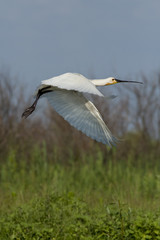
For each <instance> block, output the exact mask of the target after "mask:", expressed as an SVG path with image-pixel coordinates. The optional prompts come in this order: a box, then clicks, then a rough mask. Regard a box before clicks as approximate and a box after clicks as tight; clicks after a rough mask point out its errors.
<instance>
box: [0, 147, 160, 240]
mask: <svg viewBox="0 0 160 240" xmlns="http://www.w3.org/2000/svg"><path fill="white" fill-rule="evenodd" d="M22 155H23V154H22ZM18 156H19V153H18V152H17V151H16V150H15V149H11V150H10V152H9V153H8V156H7V157H6V159H5V161H4V162H3V163H2V164H1V168H0V206H1V207H0V239H3V240H5V239H16V240H19V239H52V240H53V239H56V240H58V239H60V240H62V239H68V240H69V239H160V205H159V202H160V163H159V161H158V159H157V160H156V159H154V165H153V164H152V162H151V161H150V162H149V161H146V162H145V159H142V158H140V159H138V158H137V159H136V162H135V159H134V158H133V157H132V155H131V156H130V157H128V159H119V160H118V161H116V162H115V161H113V159H108V160H107V162H106V163H104V162H103V156H102V155H101V152H100V151H98V150H97V155H96V161H95V156H94V158H93V156H92V155H90V154H87V153H86V154H84V156H83V157H82V158H81V159H78V157H77V161H74V160H73V156H72V153H70V158H69V159H66V163H63V164H62V163H59V159H58V155H57V154H56V151H55V152H54V155H53V160H54V161H53V162H48V161H47V153H46V149H45V145H44V146H43V147H42V148H41V149H40V148H38V147H36V146H35V148H34V151H33V154H32V159H29V160H28V159H27V158H26V157H25V156H23V158H22V159H19V158H18Z"/></svg>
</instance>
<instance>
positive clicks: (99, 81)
mask: <svg viewBox="0 0 160 240" xmlns="http://www.w3.org/2000/svg"><path fill="white" fill-rule="evenodd" d="M90 81H91V82H92V83H93V84H94V85H95V86H105V85H106V78H105V79H92V80H90Z"/></svg>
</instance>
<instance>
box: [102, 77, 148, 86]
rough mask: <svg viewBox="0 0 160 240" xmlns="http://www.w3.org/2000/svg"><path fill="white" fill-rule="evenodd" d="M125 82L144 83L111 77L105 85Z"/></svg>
mask: <svg viewBox="0 0 160 240" xmlns="http://www.w3.org/2000/svg"><path fill="white" fill-rule="evenodd" d="M123 82H127V83H140V84H143V83H142V82H137V81H126V80H119V79H117V78H113V77H109V78H107V79H106V84H105V85H113V84H116V83H123Z"/></svg>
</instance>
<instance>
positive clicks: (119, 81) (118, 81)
mask: <svg viewBox="0 0 160 240" xmlns="http://www.w3.org/2000/svg"><path fill="white" fill-rule="evenodd" d="M115 80H116V81H117V83H121V82H128V83H140V84H143V83H142V82H137V81H126V80H119V79H115Z"/></svg>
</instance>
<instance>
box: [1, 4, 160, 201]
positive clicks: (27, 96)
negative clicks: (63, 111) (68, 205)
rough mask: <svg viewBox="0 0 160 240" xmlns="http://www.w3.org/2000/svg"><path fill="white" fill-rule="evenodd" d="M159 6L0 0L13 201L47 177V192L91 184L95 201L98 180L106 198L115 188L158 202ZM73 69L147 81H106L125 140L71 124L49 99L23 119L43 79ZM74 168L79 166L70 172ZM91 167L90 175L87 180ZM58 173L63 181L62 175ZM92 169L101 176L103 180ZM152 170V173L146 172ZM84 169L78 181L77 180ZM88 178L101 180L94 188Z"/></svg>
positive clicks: (4, 164)
mask: <svg viewBox="0 0 160 240" xmlns="http://www.w3.org/2000/svg"><path fill="white" fill-rule="evenodd" d="M159 9H160V1H159V0H154V1H150V0H141V1H139V0H135V1H128V0H121V1H110V0H101V1H96V0H92V1H88V0H86V1H84V0H53V1H51V0H45V1H44V0H34V1H31V0H27V1H20V0H14V1H8V0H7V1H6V0H1V1H0V29H1V37H0V47H1V51H0V164H1V170H0V171H1V174H0V176H1V177H0V180H1V191H2V193H1V194H0V195H1V196H3V197H4V196H5V194H6V196H8V198H7V199H9V200H8V201H12V202H13V199H14V201H15V202H16V203H17V204H18V203H19V202H23V201H24V202H25V201H26V199H29V198H30V197H31V196H33V195H32V194H33V193H34V192H36V191H37V190H35V189H37V186H38V189H39V190H38V191H40V189H42V192H43V194H44V193H45V192H47V191H49V189H52V190H53V189H62V190H63V191H66V190H67V189H72V190H73V191H75V192H76V191H77V189H79V190H78V191H79V193H80V192H83V194H85V193H86V194H87V193H88V194H89V193H90V200H91V199H92V200H93V195H92V194H91V192H92V191H93V189H94V191H95V192H96V193H97V192H98V191H99V195H96V194H95V195H96V196H95V195H94V197H95V198H96V197H98V196H100V195H101V196H102V195H104V194H105V193H106V195H105V198H104V199H107V201H109V200H110V199H112V198H113V194H112V193H113V192H114V198H115V199H116V198H118V197H121V198H122V200H125V201H127V202H129V203H130V204H133V205H134V203H137V202H138V203H139V202H141V203H142V205H144V199H145V200H146V202H147V201H149V200H148V199H150V201H153V197H154V196H156V197H155V198H154V199H155V201H156V203H155V204H158V201H159V193H160V180H159V179H160V178H159V170H160V44H159V43H160V28H159V23H160V14H159ZM65 72H78V73H81V74H83V75H85V76H86V77H88V78H106V77H110V76H113V77H116V78H119V79H126V80H136V81H142V82H143V83H144V84H143V85H138V84H137V85H136V84H135V85H132V86H128V84H121V85H120V84H117V85H118V86H117V85H115V86H110V87H106V88H104V89H103V92H104V94H106V96H107V94H110V95H111V94H115V95H117V98H116V99H113V100H110V101H106V100H103V101H102V99H98V98H96V99H94V103H95V105H96V106H97V107H98V109H99V110H100V112H101V114H102V115H103V117H104V119H105V122H106V123H107V125H108V127H109V128H110V129H111V131H112V132H113V134H114V135H115V136H116V137H117V138H119V139H120V141H119V143H118V144H117V147H113V148H107V147H106V146H105V145H103V144H101V143H96V142H95V141H93V140H91V139H89V138H88V137H86V136H85V135H83V134H81V133H80V132H78V131H77V130H75V129H74V128H72V127H70V126H69V124H68V123H66V122H65V121H64V120H63V119H62V118H61V117H59V116H58V114H56V113H55V112H54V110H53V109H50V107H49V106H48V105H47V104H46V103H45V100H44V99H42V100H40V101H39V103H38V106H37V110H36V111H35V112H34V114H33V115H32V116H30V117H29V118H28V119H27V120H21V114H22V112H23V111H24V109H25V108H26V107H28V106H29V104H31V102H32V101H33V97H32V94H33V93H34V91H35V89H36V87H37V86H38V85H39V84H40V82H41V80H44V79H47V78H50V77H53V76H56V75H59V74H62V73H65ZM95 162H98V163H100V165H98V166H97V165H94V164H97V163H95ZM109 162H110V164H111V165H109ZM73 163H74V164H73ZM56 164H58V166H59V164H60V166H61V168H63V170H64V171H61V170H60V167H59V168H55V166H56ZM90 164H91V165H90ZM53 166H54V167H53ZM83 166H84V169H82V172H80V171H79V169H80V168H83ZM104 166H105V168H104ZM117 166H118V168H117ZM66 168H69V169H70V170H67V169H66ZM49 169H51V170H53V171H51V170H49ZM57 169H58V170H57ZM71 169H72V174H65V172H67V171H69V172H70V173H71ZM86 169H87V170H88V171H86ZM91 169H92V171H91ZM97 169H98V170H97ZM104 169H105V170H104ZM113 169H117V170H115V171H114V170H113ZM145 170H146V171H145ZM50 171H51V172H50ZM103 171H104V172H103ZM107 171H110V173H108V172H107ZM112 171H113V172H112ZM86 172H87V175H88V180H87V181H86V182H81V181H82V179H84V178H85V177H86ZM62 173H63V174H62ZM67 173H68V172H67ZM78 173H79V175H78ZM89 173H91V175H90V174H89ZM112 173H113V174H112ZM133 173H135V175H133ZM57 174H58V176H59V179H63V181H61V182H59V181H58V179H57ZM81 174H82V175H81ZM114 174H115V175H114ZM136 174H137V175H136ZM42 176H43V177H42ZM93 176H95V177H96V179H97V180H96V181H99V184H98V186H97V188H96V189H95V184H96V181H95V179H94V178H93ZM107 176H108V177H107ZM148 176H150V180H151V181H149V180H146V179H149V177H148ZM69 177H70V181H69V179H68V178H69ZM71 177H72V178H71ZM105 177H106V180H105V181H104V179H105ZM76 178H77V181H79V188H78V187H77V185H74V183H75V182H76ZM98 179H99V180H98ZM89 181H90V183H91V182H92V183H93V184H90V187H91V189H90V191H89V187H88V184H89ZM33 182H34V183H35V185H34V184H33ZM85 183H86V192H85V187H84V185H85ZM104 183H105V184H104ZM127 183H128V185H127ZM36 184H37V185H36ZM67 184H68V185H67ZM69 184H70V185H69ZM118 184H119V185H118ZM40 186H41V188H40ZM60 186H61V187H60ZM62 186H63V187H62ZM106 186H110V188H106ZM120 186H121V187H120ZM131 186H132V187H133V188H132V187H131ZM27 189H28V192H27ZM124 189H125V190H124ZM121 190H122V191H121ZM20 191H21V195H23V198H22V197H21V195H19V192H20ZM107 191H109V192H107ZM135 191H136V194H137V195H136V194H135ZM42 192H41V194H42ZM133 192H134V196H133ZM100 193H101V194H100ZM15 196H16V197H15ZM0 201H2V202H3V198H2V197H1V200H0ZM147 203H148V202H147ZM147 203H146V204H147Z"/></svg>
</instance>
